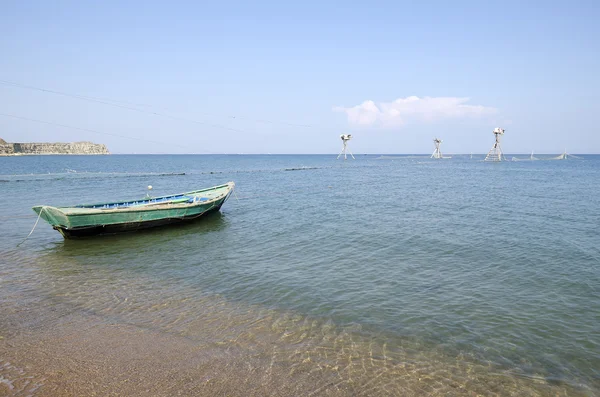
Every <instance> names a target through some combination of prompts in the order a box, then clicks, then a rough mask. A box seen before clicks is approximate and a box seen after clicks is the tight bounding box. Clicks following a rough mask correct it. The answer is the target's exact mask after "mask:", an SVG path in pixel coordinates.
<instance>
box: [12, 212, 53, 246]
mask: <svg viewBox="0 0 600 397" xmlns="http://www.w3.org/2000/svg"><path fill="white" fill-rule="evenodd" d="M46 207H47V205H43V206H42V209H41V210H40V213H39V214H38V217H37V219H36V221H35V224H34V225H33V229H31V231H30V232H29V234H28V235H27V237H25V238H24V239H23V241H21V242H20V243H19V244H17V247H18V246H20V245H21V244H23V243H24V242H25V240H27V239H28V238H29V236H31V235H32V234H33V231H34V230H35V228H36V227H37V225H38V222H39V221H40V218H41V217H42V212H44V211H45V210H46Z"/></svg>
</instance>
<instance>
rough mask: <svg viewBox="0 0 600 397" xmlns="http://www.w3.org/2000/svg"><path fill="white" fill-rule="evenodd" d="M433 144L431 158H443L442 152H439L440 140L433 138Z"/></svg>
mask: <svg viewBox="0 0 600 397" xmlns="http://www.w3.org/2000/svg"><path fill="white" fill-rule="evenodd" d="M433 143H434V145H435V150H434V151H433V154H432V155H431V158H432V159H441V158H444V156H442V152H441V151H440V145H441V144H442V140H441V139H438V138H433Z"/></svg>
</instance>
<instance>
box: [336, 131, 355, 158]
mask: <svg viewBox="0 0 600 397" xmlns="http://www.w3.org/2000/svg"><path fill="white" fill-rule="evenodd" d="M340 138H341V139H342V143H343V146H342V151H341V153H340V154H338V156H337V158H338V159H339V158H340V156H341V155H342V154H343V155H344V160H346V151H347V152H348V153H350V156H352V158H353V159H354V160H356V159H355V158H354V155H353V154H352V152H351V151H350V149H348V141H349V140H350V139H352V135H350V134H342V135H340Z"/></svg>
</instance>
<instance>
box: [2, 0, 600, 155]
mask: <svg viewBox="0 0 600 397" xmlns="http://www.w3.org/2000/svg"><path fill="white" fill-rule="evenodd" d="M599 20H600V2H598V1H570V2H567V1H560V2H559V1H543V2H542V1H537V2H536V1H531V2H522V1H502V2H482V1H453V2H448V1H439V2H436V1H427V2H408V1H407V2H403V1H397V0H396V1H371V2H364V1H363V2H349V1H323V0H322V1H310V0H309V1H302V2H281V1H272V2H264V1H258V0H257V1H254V2H248V1H243V2H242V1H240V2H237V1H211V2H204V1H173V2H165V1H151V0H150V1H134V0H132V1H128V2H122V1H113V0H107V1H89V2H88V1H78V0H77V1H61V0H57V1H51V2H50V1H34V0H30V1H22V0H20V1H12V0H4V1H3V2H2V12H1V13H0V138H3V139H4V140H6V141H8V142H72V141H92V142H96V143H104V144H106V145H107V147H108V149H109V150H110V151H111V152H112V153H245V154H254V153H272V154H275V153H315V154H319V153H339V151H340V150H341V140H340V138H339V137H340V134H352V135H353V139H352V141H351V142H350V147H351V150H352V151H353V153H355V154H357V153H431V152H433V149H434V147H433V138H434V137H438V138H440V139H442V140H443V144H442V151H443V152H444V153H448V154H452V153H471V152H473V153H485V152H487V151H488V150H489V149H490V148H491V146H492V145H493V142H494V136H493V134H492V130H493V129H494V128H495V127H502V128H504V129H505V130H506V133H505V135H504V137H503V141H502V146H503V148H504V151H505V152H507V153H530V152H531V151H532V150H533V151H535V153H562V152H563V151H564V150H567V151H568V152H569V153H600V137H599V132H600V131H599V129H598V127H597V125H598V118H597V117H596V116H597V115H598V114H600V77H599V71H600V24H599V23H598V21H599Z"/></svg>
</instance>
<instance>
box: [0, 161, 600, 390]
mask: <svg viewBox="0 0 600 397" xmlns="http://www.w3.org/2000/svg"><path fill="white" fill-rule="evenodd" d="M583 157H584V158H583V159H582V160H569V161H523V162H505V163H500V164H489V163H483V162H482V161H480V160H481V158H480V159H472V160H471V159H469V158H468V157H467V156H465V157H454V158H452V159H447V160H441V161H435V160H430V159H428V158H427V157H418V156H398V157H394V156H386V157H384V158H379V156H374V155H369V156H357V158H356V160H348V161H346V162H342V161H336V160H335V156H309V155H306V156H296V155H289V156H279V155H273V156H271V155H269V156H267V155H265V156H235V155H231V156H225V155H224V156H217V155H215V156H208V155H202V156H192V155H190V156H187V155H178V156H170V155H164V156H163V155H160V156H159V155H156V156H150V155H148V156H146V155H132V156H129V155H115V156H98V157H92V156H89V157H87V156H30V157H10V158H9V157H5V158H2V157H0V254H2V256H1V257H0V318H2V317H1V316H2V311H4V312H5V313H8V312H9V311H10V313H12V317H10V318H11V320H10V321H9V320H8V318H9V317H8V316H6V317H4V318H5V319H7V320H5V321H3V320H0V335H5V336H6V338H10V337H11V335H14V334H16V333H19V332H20V330H23V329H27V327H32V326H34V325H35V326H36V327H38V326H41V327H43V326H44V321H50V320H49V319H46V318H45V317H42V318H38V319H36V320H35V321H33V320H31V321H29V320H22V321H21V320H19V319H20V318H22V319H25V318H26V310H28V309H27V308H28V307H29V306H28V305H33V304H35V305H37V306H39V307H46V308H50V307H51V308H53V310H54V312H55V313H54V314H52V315H58V314H57V313H60V312H61V311H69V312H70V313H71V312H73V311H75V312H77V311H81V312H82V313H90V312H93V313H94V314H95V315H97V316H100V318H106V319H107V321H108V320H110V321H113V322H114V321H116V322H123V323H128V324H135V325H139V326H145V327H152V328H153V329H156V330H159V331H160V332H165V333H168V334H169V335H185V336H186V337H188V338H191V339H192V340H198V341H203V343H204V342H205V339H206V338H208V336H207V335H208V334H211V333H210V332H208V330H210V329H211V328H210V327H213V328H212V330H213V331H215V332H214V334H211V335H213V336H211V337H210V338H213V339H214V340H213V342H215V341H216V339H218V338H223V340H225V341H226V340H233V339H235V340H236V341H238V339H239V341H238V346H239V347H240V349H242V350H244V349H247V350H252V351H254V352H256V351H262V352H264V353H265V360H264V362H263V360H261V359H257V360H256V362H255V363H254V365H256V366H257V367H259V368H260V366H262V365H264V366H265V368H266V367H268V365H269V360H273V357H276V358H277V360H278V362H279V363H280V365H282V366H287V367H290V368H297V369H298V371H299V373H302V371H312V369H310V368H313V369H314V368H319V371H321V372H320V376H321V378H318V379H323V382H322V384H320V383H319V382H318V381H316V383H315V390H314V392H316V393H317V394H318V393H320V392H323V393H325V391H326V388H324V387H325V386H326V385H327V381H326V380H325V379H327V375H326V372H327V371H328V370H331V371H332V370H333V369H335V371H337V375H336V376H339V379H352V382H354V383H353V387H354V391H356V392H358V394H360V393H363V394H371V393H373V394H393V392H394V391H396V392H397V391H399V390H403V391H405V392H407V393H410V392H411V391H414V390H420V392H422V393H428V392H431V393H434V392H435V393H439V394H444V393H450V392H452V393H456V390H470V391H472V392H473V393H480V394H484V395H491V394H495V395H515V394H516V395H555V394H556V393H559V392H562V393H566V394H569V395H571V394H572V395H579V394H581V395H596V394H598V393H600V226H599V225H600V209H599V208H600V206H599V204H600V198H599V197H600V185H599V184H598V181H600V156H591V155H590V156H583ZM227 181H234V182H235V183H236V195H237V196H232V197H231V198H230V200H229V201H228V202H227V203H226V204H225V205H224V206H223V208H222V210H221V213H220V214H216V215H214V216H211V217H209V218H207V219H205V220H203V221H200V222H198V223H194V224H190V225H186V226H183V227H175V228H165V229H159V230H153V231H148V232H141V233H133V234H127V235H123V236H120V237H115V236H107V237H101V238H97V239H87V240H79V241H74V240H68V241H65V240H63V238H62V237H61V236H60V235H59V234H58V233H57V232H56V231H54V230H52V229H51V227H50V226H48V225H47V224H45V223H43V222H42V221H40V223H39V224H38V226H37V227H36V229H35V231H34V233H33V234H32V235H31V237H29V239H27V240H26V241H25V242H24V243H22V244H21V245H20V246H19V247H17V245H18V244H19V243H21V242H22V240H23V239H24V238H25V237H26V236H27V234H28V233H29V232H30V230H31V228H32V227H33V225H34V222H35V221H36V217H35V216H34V214H33V212H32V211H31V207H32V206H34V205H39V204H47V205H56V206H59V205H69V204H79V203H88V202H102V201H112V200H116V199H129V198H132V199H133V198H138V197H142V196H144V195H145V194H146V186H147V185H152V186H153V187H154V189H153V191H152V192H153V194H155V195H157V196H158V195H163V194H170V193H178V192H184V191H187V190H192V189H197V188H202V187H208V186H213V185H217V184H222V183H225V182H227ZM20 307H22V308H23V309H22V310H23V313H22V314H19V310H20V309H19V308H20ZM48 316H51V314H48ZM207 318H210V319H211V321H206V319H207ZM207 324H212V325H207ZM217 331H218V332H217ZM250 331H252V332H251V333H252V335H253V337H252V338H250V337H248V338H243V337H242V338H240V335H246V334H247V333H249V332H250ZM227 338H230V339H227ZM224 349H225V347H224ZM261 349H262V350H261ZM272 349H276V352H277V354H276V355H273V354H272V355H271V356H269V352H271V353H272ZM323 352H325V353H323ZM327 352H329V354H327ZM223 354H226V350H224V353H223ZM259 357H261V356H260V354H259ZM267 357H270V358H269V359H267ZM1 358H2V357H1V352H0V359H1ZM307 358H310V360H309V361H310V365H309V364H307V361H306V360H307ZM367 359H368V360H367ZM341 363H345V364H344V365H341ZM365 363H368V365H365ZM300 370H302V371H300ZM0 375H2V368H1V367H0ZM313 375H314V374H313ZM298 376H300V375H298ZM425 376H427V377H428V379H431V383H428V384H427V385H426V386H423V385H422V384H421V386H419V387H420V388H419V389H416V387H417V386H415V385H416V382H417V381H416V380H414V379H416V378H423V377H425ZM5 377H6V376H5ZM423 387H426V388H425V389H423ZM320 388H321V389H320ZM42 390H43V389H42Z"/></svg>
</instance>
